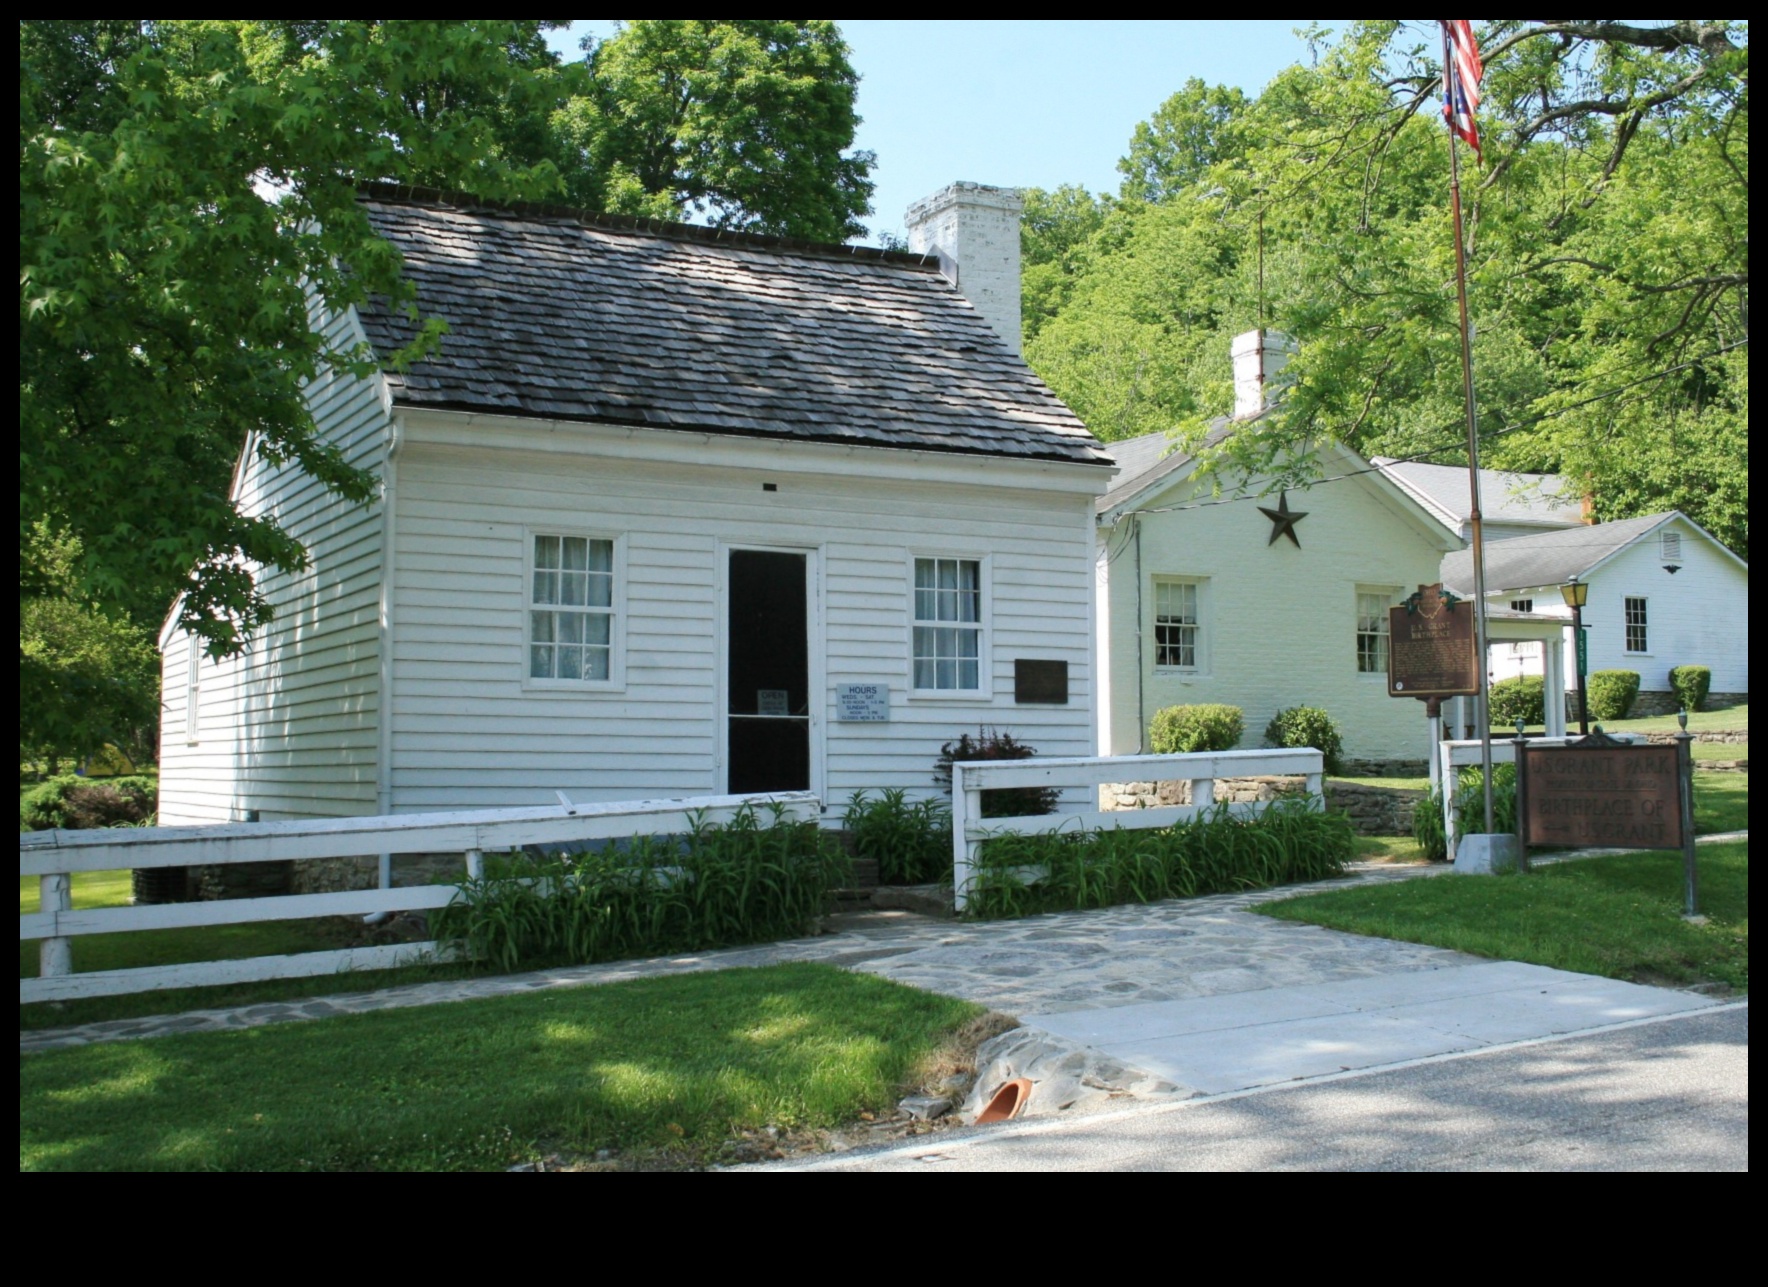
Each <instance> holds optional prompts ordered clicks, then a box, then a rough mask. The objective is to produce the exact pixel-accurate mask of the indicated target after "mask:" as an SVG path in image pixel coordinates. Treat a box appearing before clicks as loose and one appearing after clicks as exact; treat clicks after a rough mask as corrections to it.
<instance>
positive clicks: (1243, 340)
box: [1230, 331, 1295, 420]
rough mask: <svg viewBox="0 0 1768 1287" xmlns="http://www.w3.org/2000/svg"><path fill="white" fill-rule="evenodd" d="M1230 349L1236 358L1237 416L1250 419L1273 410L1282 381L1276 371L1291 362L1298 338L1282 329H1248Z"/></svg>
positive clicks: (1235, 390) (1235, 406)
mask: <svg viewBox="0 0 1768 1287" xmlns="http://www.w3.org/2000/svg"><path fill="white" fill-rule="evenodd" d="M1230 352H1231V354H1232V355H1233V358H1234V419H1236V420H1251V419H1252V418H1253V417H1254V416H1257V415H1262V414H1263V413H1264V412H1266V411H1268V410H1270V408H1271V404H1272V402H1273V401H1275V398H1274V396H1273V395H1274V393H1275V389H1276V387H1277V385H1278V384H1280V382H1279V381H1277V373H1278V372H1279V371H1281V370H1282V369H1283V368H1284V367H1285V366H1286V365H1288V362H1289V359H1290V356H1291V355H1292V354H1293V353H1294V352H1295V341H1294V340H1292V339H1290V338H1289V337H1288V336H1287V335H1284V334H1283V333H1282V332H1280V331H1247V332H1246V333H1245V334H1244V335H1236V336H1235V337H1234V343H1233V345H1232V346H1231V348H1230Z"/></svg>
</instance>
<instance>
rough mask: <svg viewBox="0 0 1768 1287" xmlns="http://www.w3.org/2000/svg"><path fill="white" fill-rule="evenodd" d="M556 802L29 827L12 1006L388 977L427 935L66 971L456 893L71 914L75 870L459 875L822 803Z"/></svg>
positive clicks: (798, 813)
mask: <svg viewBox="0 0 1768 1287" xmlns="http://www.w3.org/2000/svg"><path fill="white" fill-rule="evenodd" d="M561 801H563V802H562V803H560V804H557V805H545V806H542V807H538V808H523V809H476V810H468V811H462V812H455V813H411V814H393V815H388V816H380V817H370V818H323V819H315V820H303V821H296V822H241V823H230V824H227V825H224V826H212V827H142V828H131V829H112V830H98V831H33V832H24V833H21V834H20V835H19V838H18V870H19V874H20V875H21V876H36V877H38V878H39V882H40V885H39V887H40V889H41V891H42V892H41V897H40V900H39V901H40V907H39V910H38V911H36V912H27V913H21V914H20V916H19V927H18V936H19V940H20V941H21V942H23V941H27V940H31V939H40V940H42V944H41V947H40V949H39V966H38V969H39V977H37V978H34V979H20V980H19V984H18V991H19V997H18V999H19V1002H20V1003H21V1004H23V1003H26V1002H32V1001H60V1000H71V999H74V998H78V997H92V996H114V995H118V994H121V993H127V992H146V991H151V990H155V989H160V988H174V987H204V986H208V985H211V984H216V983H238V982H246V981H257V980H262V979H280V978H301V977H309V976H313V975H323V974H331V973H338V972H343V971H350V970H373V969H388V968H391V967H394V966H399V965H406V964H410V963H411V962H413V961H417V960H422V959H426V958H431V959H434V958H439V957H440V956H441V955H442V953H443V948H442V945H441V944H439V943H437V942H435V941H434V940H430V941H426V942H421V943H401V944H394V945H389V946H384V947H367V948H347V949H343V950H340V951H335V952H303V953H300V954H298V955H293V956H264V957H252V958H247V959H245V960H234V961H200V962H192V963H189V964H184V965H160V966H147V967H142V968H138V969H128V970H101V971H89V972H86V973H83V974H77V973H75V972H74V970H73V950H72V942H73V940H74V939H76V938H81V937H85V936H88V935H93V934H117V933H124V932H129V931H135V930H152V929H186V928H192V927H196V926H207V925H244V924H250V923H253V922H256V921H282V920H305V919H310V918H313V917H319V916H353V915H355V916H368V915H375V914H377V913H389V912H402V911H428V910H433V909H435V908H438V907H444V906H446V905H447V904H448V903H449V902H451V901H452V900H453V898H454V893H455V891H454V889H453V887H452V886H437V885H420V886H412V887H409V888H405V889H388V888H383V889H364V890H353V891H348V892H343V893H322V894H290V895H285V896H278V897H271V898H229V899H217V900H214V901H212V902H195V903H161V904H155V905H152V906H143V907H104V908H88V909H79V908H75V907H74V906H73V901H72V898H71V890H72V877H73V875H74V874H75V873H77V872H85V871H110V870H115V869H117V868H130V869H138V868H155V867H206V866H225V865H228V864H231V863H245V862H278V861H283V860H289V859H293V860H302V859H312V858H356V857H372V856H375V855H378V854H411V853H424V854H436V853H444V854H446V853H458V854H460V855H461V857H462V874H463V875H464V876H467V877H475V876H478V875H480V874H481V873H482V871H483V855H484V854H485V853H487V852H493V853H495V852H499V851H503V850H509V849H516V848H520V847H521V846H523V845H542V844H571V843H577V842H587V841H596V840H614V839H620V838H623V837H627V836H633V835H640V834H646V835H668V834H674V833H680V832H686V831H688V830H691V829H692V827H693V824H694V822H695V821H696V820H701V821H707V822H728V821H729V820H730V819H731V818H732V817H734V816H735V815H736V814H737V812H738V811H739V810H741V809H743V808H745V807H754V808H761V807H766V806H769V805H774V804H777V805H779V806H780V807H781V808H782V809H783V810H784V814H785V816H786V817H787V818H789V819H791V820H793V821H810V820H815V819H816V818H817V817H818V816H819V814H820V811H821V805H820V802H819V801H818V800H817V798H816V797H815V796H814V795H811V794H810V793H809V792H782V793H776V794H766V795H746V796H743V795H738V796H730V795H726V796H700V797H695V798H690V799H678V800H640V801H622V802H618V803H614V804H572V803H570V802H569V801H564V798H563V797H562V796H561Z"/></svg>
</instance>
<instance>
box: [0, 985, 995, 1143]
mask: <svg viewBox="0 0 1768 1287" xmlns="http://www.w3.org/2000/svg"><path fill="white" fill-rule="evenodd" d="M980 1013H981V1011H980V1008H979V1007H977V1006H974V1005H971V1004H970V1003H968V1002H964V1001H958V1000H954V999H952V998H949V997H941V996H937V995H934V994H932V993H928V992H922V991H918V990H916V989H913V988H907V987H903V986H901V985H899V984H895V983H890V982H887V981H885V980H883V979H879V978H874V977H872V976H869V975H863V974H849V973H847V972H846V971H843V970H838V969H835V968H832V967H829V966H821V965H780V966H771V967H768V968H765V969H753V970H725V971H719V972H715V973H706V974H692V975H683V976H679V977H675V978H661V979H642V980H637V981H635V982H631V983H620V984H613V985H610V986H606V987H586V988H566V989H559V990H557V991H549V992H544V993H536V994H530V995H527V996H520V997H500V998H495V999H487V1000H482V1001H464V1002H456V1003H453V1004H449V1005H435V1006H422V1007H417V1008H414V1009H408V1010H388V1011H381V1012H379V1013H375V1014H365V1015H350V1016H344V1017H341V1018H335V1019H322V1020H317V1021H314V1022H309V1023H290V1024H279V1025H274V1026H271V1027H265V1028H257V1029H252V1030H249V1031H244V1032H226V1033H203V1034H195V1035H191V1036H180V1037H164V1038H158V1039H155V1040H151V1041H125V1042H115V1043H110V1044H106V1045H95V1046H83V1047H77V1048H73V1049H67V1050H56V1051H49V1052H46V1053H43V1054H37V1055H31V1056H27V1057H26V1058H24V1059H22V1060H20V1069H19V1166H20V1169H21V1170H33V1171H34V1170H70V1171H72V1170H119V1171H121V1170H228V1171H235V1170H238V1171H247V1170H250V1171H256V1170H388V1171H416V1170H497V1169H501V1168H503V1167H507V1166H509V1165H511V1164H513V1163H518V1162H522V1161H526V1160H528V1159H531V1158H533V1157H536V1156H537V1155H541V1154H543V1153H546V1152H549V1151H552V1150H562V1151H565V1152H568V1153H590V1152H593V1151H594V1150H596V1149H600V1148H611V1149H619V1150H639V1151H653V1150H660V1151H662V1152H664V1153H665V1154H666V1155H667V1156H668V1157H669V1158H671V1159H673V1160H674V1162H675V1163H676V1164H679V1165H693V1164H696V1163H699V1162H705V1161H713V1160H717V1159H718V1157H719V1156H720V1154H721V1151H722V1150H724V1149H725V1148H726V1147H727V1146H728V1144H729V1142H730V1141H731V1140H732V1138H733V1133H734V1132H735V1131H736V1130H738V1129H742V1128H759V1127H764V1126H767V1125H778V1126H781V1127H786V1128H799V1127H805V1128H817V1127H827V1126H833V1125H836V1124H837V1123H840V1122H842V1121H848V1120H852V1119H853V1118H854V1117H856V1116H857V1115H858V1114H859V1113H861V1112H864V1111H878V1110H881V1109H885V1108H887V1107H889V1106H890V1105H892V1104H893V1103H894V1099H895V1097H896V1096H897V1095H898V1094H900V1093H901V1091H902V1089H903V1088H904V1087H905V1086H907V1085H909V1084H911V1083H912V1082H913V1081H914V1079H915V1078H916V1077H917V1075H918V1072H919V1069H920V1066H921V1064H922V1061H923V1060H926V1059H928V1058H930V1057H931V1056H932V1055H933V1054H934V1052H935V1051H936V1050H938V1049H939V1048H940V1047H941V1045H942V1044H943V1043H945V1042H946V1041H947V1040H949V1038H950V1037H951V1034H953V1033H954V1032H955V1031H956V1030H957V1029H958V1028H959V1027H960V1026H961V1025H962V1024H964V1023H965V1022H966V1021H968V1020H970V1019H972V1018H973V1017H975V1016H976V1015H978V1014H980Z"/></svg>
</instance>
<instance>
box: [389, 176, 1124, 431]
mask: <svg viewBox="0 0 1768 1287" xmlns="http://www.w3.org/2000/svg"><path fill="white" fill-rule="evenodd" d="M363 206H364V209H365V210H366V212H367V214H368V217H369V220H370V222H371V223H372V224H373V225H374V227H375V229H376V230H377V231H378V232H379V233H380V234H381V235H382V236H383V237H385V238H386V239H387V240H388V241H389V242H391V243H392V244H393V245H394V246H395V247H397V248H398V250H399V251H400V253H401V254H402V255H403V256H404V257H405V273H406V276H407V278H408V279H409V280H410V281H411V282H412V283H413V284H414V285H415V286H416V289H417V299H418V307H419V309H420V310H421V311H422V312H423V313H424V314H425V315H426V316H432V317H441V318H444V319H445V320H446V321H447V323H448V333H447V334H446V335H445V336H444V337H443V339H442V344H441V349H440V351H439V352H438V353H436V354H435V355H433V356H431V357H429V358H427V359H425V360H423V361H421V362H417V363H414V364H413V365H412V366H411V367H409V368H408V369H406V370H404V371H393V370H389V371H388V372H387V373H386V379H387V383H388V385H389V387H390V390H391V393H392V396H393V399H394V400H395V402H397V403H399V404H400V405H403V406H408V407H433V408H450V409H460V410H472V411H484V412H497V413H503V414H506V415H518V416H541V417H546V418H549V419H562V420H593V421H601V422H611V423H616V424H635V425H647V426H651V427H655V428H664V429H691V430H695V431H700V432H710V433H728V434H741V435H751V436H754V435H759V436H764V437H776V438H793V439H809V440H815V441H820V442H835V443H851V444H863V445H870V446H884V447H906V448H917V449H922V450H934V451H952V452H967V453H974V454H982V455H990V456H1012V457H1019V458H1022V459H1037V460H1053V461H1069V462H1077V463H1084V464H1097V465H1102V466H1109V465H1110V464H1111V463H1112V461H1111V458H1110V456H1109V455H1107V453H1106V451H1105V449H1104V448H1102V447H1101V446H1100V444H1099V443H1098V441H1097V440H1096V439H1094V438H1093V436H1092V435H1091V434H1090V433H1088V432H1087V429H1086V426H1085V425H1084V424H1082V423H1081V421H1080V419H1079V418H1078V417H1077V416H1076V415H1075V414H1074V413H1073V412H1072V411H1070V410H1069V409H1068V408H1067V407H1066V406H1064V405H1063V404H1062V402H1061V401H1060V400H1059V399H1058V398H1057V397H1056V395H1055V394H1054V393H1052V392H1051V391H1050V390H1049V388H1048V387H1047V386H1046V385H1045V384H1044V382H1043V381H1042V380H1040V379H1039V378H1038V377H1037V376H1036V375H1035V374H1034V373H1033V372H1032V370H1031V368H1030V367H1028V366H1026V365H1025V363H1024V362H1023V361H1021V360H1020V358H1019V357H1018V356H1016V355H1015V354H1014V353H1013V352H1012V351H1011V350H1010V349H1008V348H1007V346H1006V345H1005V344H1004V343H1002V342H1001V340H1000V338H999V337H998V336H997V335H996V334H995V333H994V331H993V330H992V329H991V328H990V326H989V325H988V323H987V322H986V321H985V320H984V319H983V317H982V315H981V314H980V313H978V312H977V311H976V310H975V309H974V308H972V307H971V305H970V302H969V301H968V300H966V299H965V298H964V297H963V295H961V294H960V293H959V292H958V291H957V290H956V288H954V287H953V286H952V284H951V283H950V282H948V281H947V280H946V279H945V278H944V277H943V276H941V275H940V273H939V271H938V266H937V263H936V262H935V261H933V260H931V259H927V258H924V257H922V256H918V255H906V254H898V253H893V252H886V251H877V250H869V249H866V248H863V247H852V246H824V245H819V244H816V243H810V242H798V241H789V240H786V239H784V238H776V237H757V236H748V235H744V234H733V233H728V232H719V231H718V230H715V229H709V228H698V227H690V226H686V225H681V224H670V223H663V222H661V221H655V220H623V219H614V218H604V217H601V216H586V215H582V214H579V213H572V212H568V211H563V210H557V209H551V208H545V207H520V208H505V207H493V206H490V205H486V204H483V203H478V202H475V201H473V200H472V199H471V198H465V197H459V196H450V197H443V196H441V195H440V194H435V193H423V194H417V193H410V192H403V191H400V192H395V191H393V190H391V189H384V188H381V189H370V190H367V191H365V193H364V196H363ZM360 311H361V316H362V323H363V327H364V329H365V330H366V331H367V333H368V338H369V341H370V343H371V344H373V345H374V346H375V348H376V350H377V351H378V352H381V353H383V354H385V353H391V352H392V351H394V350H395V349H397V348H398V347H400V346H401V345H402V344H403V343H405V342H406V341H407V339H408V338H409V336H410V334H411V328H410V324H409V323H408V322H407V321H406V320H405V319H404V318H403V317H400V316H398V315H397V314H395V313H394V312H392V311H391V310H389V309H387V308H386V307H385V306H384V304H370V305H367V306H364V307H363V308H362V309H361V310H360Z"/></svg>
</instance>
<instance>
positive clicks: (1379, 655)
mask: <svg viewBox="0 0 1768 1287" xmlns="http://www.w3.org/2000/svg"><path fill="white" fill-rule="evenodd" d="M1392 598H1393V595H1392V592H1390V591H1387V590H1365V589H1363V588H1361V587H1359V588H1358V590H1357V673H1358V674H1360V675H1385V674H1387V607H1388V601H1389V600H1390V599H1392Z"/></svg>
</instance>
